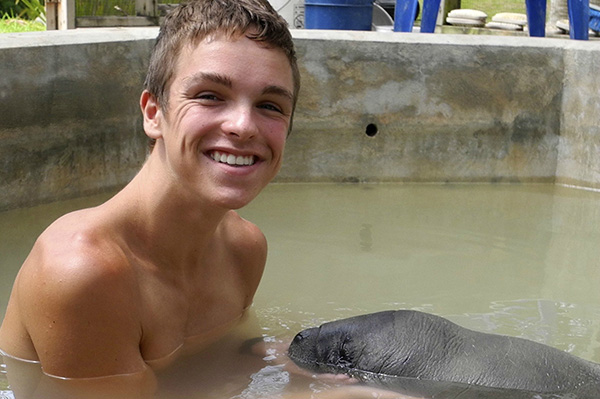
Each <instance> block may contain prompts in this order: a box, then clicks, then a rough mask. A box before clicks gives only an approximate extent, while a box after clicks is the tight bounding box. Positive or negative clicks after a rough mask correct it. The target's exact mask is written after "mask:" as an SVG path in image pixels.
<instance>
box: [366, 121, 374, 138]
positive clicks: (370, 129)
mask: <svg viewBox="0 0 600 399" xmlns="http://www.w3.org/2000/svg"><path fill="white" fill-rule="evenodd" d="M365 133H366V134H367V136H369V137H373V136H375V135H376V134H377V125H376V124H374V123H369V124H368V125H367V129H366V130H365Z"/></svg>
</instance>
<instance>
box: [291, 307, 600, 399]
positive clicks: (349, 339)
mask: <svg viewBox="0 0 600 399" xmlns="http://www.w3.org/2000/svg"><path fill="white" fill-rule="evenodd" d="M288 355H289V357H290V358H291V359H292V360H293V361H294V363H296V364H297V365H298V366H300V367H302V368H304V369H307V370H309V371H311V372H314V373H334V374H341V373H343V374H347V375H349V376H351V377H354V378H356V379H357V380H359V381H363V382H366V383H369V384H377V385H381V386H386V387H388V388H391V389H394V390H396V391H398V392H402V393H408V394H417V395H425V396H426V397H431V398H433V397H435V398H460V399H467V398H469V399H471V398H486V399H490V398H503V399H521V398H523V399H525V398H527V399H529V398H531V399H539V398H569V399H600V365H598V364H596V363H592V362H590V361H587V360H584V359H580V358H578V357H576V356H573V355H571V354H569V353H566V352H564V351H561V350H558V349H556V348H552V347H549V346H547V345H543V344H540V343H537V342H533V341H530V340H526V339H522V338H515V337H508V336H504V335H497V334H487V333H482V332H477V331H473V330H469V329H466V328H463V327H461V326H459V325H457V324H455V323H452V322H450V321H449V320H446V319H444V318H442V317H439V316H434V315H432V314H428V313H423V312H418V311H412V310H396V311H383V312H378V313H372V314H366V315H361V316H356V317H351V318H348V319H343V320H338V321H334V322H330V323H325V324H323V325H321V326H320V327H315V328H309V329H306V330H303V331H301V332H300V333H298V334H297V335H296V337H295V338H294V340H293V341H292V343H291V345H290V347H289V350H288Z"/></svg>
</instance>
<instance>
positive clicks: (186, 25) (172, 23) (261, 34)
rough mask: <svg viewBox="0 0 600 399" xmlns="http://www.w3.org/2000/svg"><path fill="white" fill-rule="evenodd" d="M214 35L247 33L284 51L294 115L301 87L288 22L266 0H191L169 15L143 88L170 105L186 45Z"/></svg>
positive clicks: (159, 100) (231, 35)
mask: <svg viewBox="0 0 600 399" xmlns="http://www.w3.org/2000/svg"><path fill="white" fill-rule="evenodd" d="M215 34H224V35H225V37H227V38H230V39H232V38H235V37H237V36H240V35H245V36H246V37H247V38H249V39H250V40H254V41H257V42H261V43H264V44H265V45H266V46H268V47H270V48H274V49H279V50H281V51H283V53H284V54H285V56H286V57H287V59H288V60H289V62H290V67H291V69H292V77H293V81H294V92H293V95H294V98H293V108H292V115H293V110H294V109H295V107H296V102H297V99H298V92H299V90H300V72H299V71H298V65H297V62H296V52H295V50H294V43H293V41H292V35H291V34H290V31H289V29H288V25H287V22H286V21H285V20H284V19H283V18H282V17H281V16H280V15H279V14H277V12H276V11H275V10H274V9H273V7H272V6H271V5H270V4H269V2H268V1H267V0H189V1H187V2H185V3H181V4H179V5H178V6H177V7H175V8H174V9H173V10H172V11H171V12H169V14H167V16H166V17H165V20H164V22H163V23H162V25H161V27H160V32H159V34H158V38H157V39H156V43H155V45H154V49H153V50H152V55H151V56H150V65H149V66H148V73H147V75H146V81H145V82H144V88H145V89H146V90H148V92H150V94H152V95H153V96H154V97H155V98H156V100H157V102H158V104H159V106H160V107H161V108H162V109H163V111H165V110H166V108H167V103H168V97H169V84H170V82H171V79H172V78H173V74H174V71H175V67H176V64H177V60H178V57H179V55H180V53H181V50H182V48H183V47H184V45H194V44H198V43H199V42H201V41H202V40H203V39H205V38H206V37H209V36H211V35H215ZM290 129H291V122H290ZM150 146H151V147H152V146H153V142H152V143H151V144H150Z"/></svg>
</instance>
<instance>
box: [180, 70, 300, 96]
mask: <svg viewBox="0 0 600 399" xmlns="http://www.w3.org/2000/svg"><path fill="white" fill-rule="evenodd" d="M207 80H208V81H211V82H214V83H217V84H220V85H223V86H225V87H228V88H230V89H231V88H232V87H233V82H232V80H231V79H230V78H229V77H227V76H226V75H223V74H220V73H214V72H197V73H195V74H193V75H190V76H186V77H185V78H184V79H183V81H184V83H185V85H186V86H192V85H194V84H195V83H196V82H202V81H207ZM262 94H275V95H278V96H282V97H285V98H287V99H289V100H290V101H294V95H293V93H292V92H291V91H289V90H288V89H286V88H285V87H281V86H277V85H271V86H267V87H265V88H264V89H263V91H262Z"/></svg>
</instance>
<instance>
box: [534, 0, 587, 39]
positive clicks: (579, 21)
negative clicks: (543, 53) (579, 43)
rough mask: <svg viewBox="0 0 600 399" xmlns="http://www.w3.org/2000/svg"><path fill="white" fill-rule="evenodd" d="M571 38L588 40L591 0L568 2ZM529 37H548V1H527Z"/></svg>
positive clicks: (570, 0)
mask: <svg viewBox="0 0 600 399" xmlns="http://www.w3.org/2000/svg"><path fill="white" fill-rule="evenodd" d="M567 4H568V9H569V36H570V37H571V39H575V40H588V39H589V28H590V0H568V3H567ZM525 5H526V7H527V23H528V25H529V36H538V37H544V36H545V35H546V0H525Z"/></svg>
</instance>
